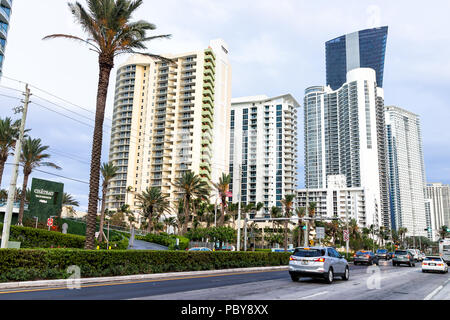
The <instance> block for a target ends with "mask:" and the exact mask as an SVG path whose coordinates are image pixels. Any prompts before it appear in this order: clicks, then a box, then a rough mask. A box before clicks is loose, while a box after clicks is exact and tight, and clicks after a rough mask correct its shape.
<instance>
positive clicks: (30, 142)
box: [17, 137, 61, 225]
mask: <svg viewBox="0 0 450 320" xmlns="http://www.w3.org/2000/svg"><path fill="white" fill-rule="evenodd" d="M48 148H49V146H43V145H42V144H41V139H32V138H30V137H28V138H27V139H25V140H24V141H23V145H22V153H21V155H20V163H21V164H22V166H23V184H22V195H21V197H20V208H19V219H18V221H17V224H18V225H22V222H23V212H24V206H25V200H26V194H27V186H28V178H29V177H30V174H31V173H32V172H33V169H35V168H38V167H52V168H55V169H59V170H60V169H61V168H60V167H58V166H57V165H56V164H54V163H52V162H45V161H43V160H45V159H48V158H50V155H49V154H47V153H44V152H45V151H46V150H47V149H48Z"/></svg>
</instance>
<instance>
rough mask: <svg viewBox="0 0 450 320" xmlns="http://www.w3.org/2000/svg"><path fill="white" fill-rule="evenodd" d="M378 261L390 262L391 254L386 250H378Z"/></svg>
mask: <svg viewBox="0 0 450 320" xmlns="http://www.w3.org/2000/svg"><path fill="white" fill-rule="evenodd" d="M377 257H378V259H384V260H386V261H387V260H390V259H391V257H392V256H390V255H389V252H388V251H387V250H386V249H378V250H377Z"/></svg>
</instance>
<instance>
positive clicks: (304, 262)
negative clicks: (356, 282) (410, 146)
mask: <svg viewBox="0 0 450 320" xmlns="http://www.w3.org/2000/svg"><path fill="white" fill-rule="evenodd" d="M349 270H350V269H349V267H348V262H347V260H345V259H344V257H343V256H341V255H340V254H339V252H337V251H336V249H334V248H330V247H313V248H304V247H301V248H297V249H295V251H294V253H293V254H292V256H291V257H290V259H289V274H290V275H291V279H292V281H294V282H295V281H298V280H299V279H300V277H312V278H323V279H325V281H326V282H327V283H332V282H333V280H334V277H335V276H340V277H342V279H343V280H348V279H349V277H350V271H349Z"/></svg>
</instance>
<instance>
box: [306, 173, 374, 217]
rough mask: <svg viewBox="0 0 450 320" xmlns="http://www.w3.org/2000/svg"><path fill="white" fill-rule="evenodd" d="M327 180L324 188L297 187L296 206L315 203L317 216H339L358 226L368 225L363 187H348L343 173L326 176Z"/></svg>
mask: <svg viewBox="0 0 450 320" xmlns="http://www.w3.org/2000/svg"><path fill="white" fill-rule="evenodd" d="M327 180H328V183H327V187H326V188H321V189H311V190H307V189H299V190H298V191H297V206H298V207H299V208H306V206H307V203H308V205H310V204H311V203H315V204H316V209H315V215H316V216H317V217H327V218H339V219H341V221H347V219H348V221H351V220H352V219H354V220H355V221H356V222H357V223H358V225H360V226H366V225H368V224H369V225H370V223H367V222H368V221H367V220H366V199H365V195H366V192H365V191H364V188H361V187H358V188H348V187H347V178H346V177H345V176H343V175H337V176H328V177H327ZM369 222H370V221H369Z"/></svg>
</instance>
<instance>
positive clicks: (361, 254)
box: [356, 251, 370, 256]
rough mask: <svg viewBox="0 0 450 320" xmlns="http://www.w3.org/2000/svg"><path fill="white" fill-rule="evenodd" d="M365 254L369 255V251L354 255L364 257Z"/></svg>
mask: <svg viewBox="0 0 450 320" xmlns="http://www.w3.org/2000/svg"><path fill="white" fill-rule="evenodd" d="M366 254H368V255H370V252H369V251H358V252H357V253H356V255H357V256H365V255H366Z"/></svg>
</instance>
